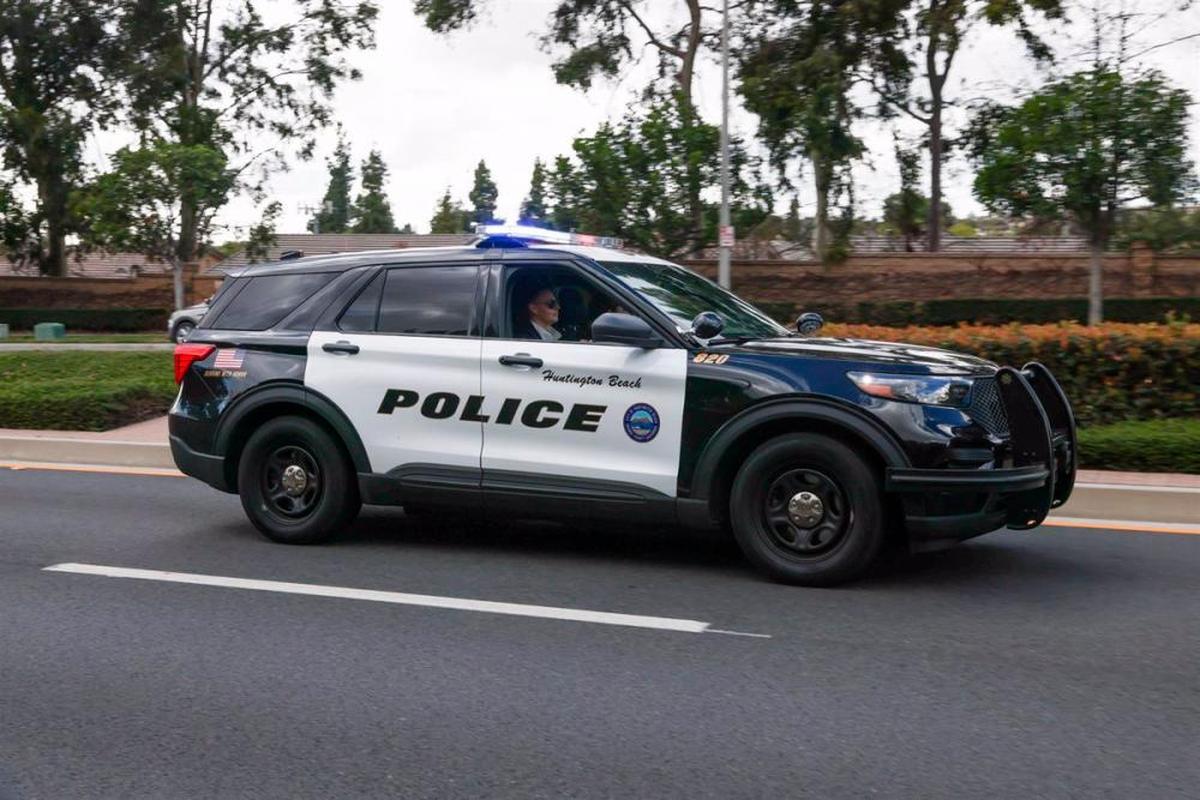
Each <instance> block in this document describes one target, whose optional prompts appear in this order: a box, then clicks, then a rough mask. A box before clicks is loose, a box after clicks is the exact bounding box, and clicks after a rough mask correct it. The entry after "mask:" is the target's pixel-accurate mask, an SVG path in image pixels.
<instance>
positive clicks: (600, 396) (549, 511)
mask: <svg viewBox="0 0 1200 800" xmlns="http://www.w3.org/2000/svg"><path fill="white" fill-rule="evenodd" d="M565 238H566V237H565V236H563V237H559V236H556V235H554V234H552V233H550V232H547V231H538V230H534V231H532V232H530V231H524V230H520V229H514V230H506V231H501V232H499V233H497V232H495V231H492V232H490V233H489V234H488V235H485V236H482V237H481V238H480V240H479V241H478V243H477V244H476V245H474V246H468V247H457V248H428V249H409V250H397V251H372V252H365V253H354V254H345V255H329V256H317V257H308V258H304V257H293V258H290V259H286V260H283V261H280V262H278V263H272V264H264V265H255V266H250V267H247V268H245V269H243V270H241V271H240V272H235V273H233V274H232V275H231V276H230V277H229V279H228V280H226V282H225V283H224V285H223V286H222V288H221V290H220V291H219V293H218V294H217V295H216V296H215V297H214V299H213V301H212V304H211V307H210V309H209V311H208V313H206V314H205V315H204V318H203V320H202V321H201V323H200V324H199V326H198V327H197V329H196V330H195V332H194V333H192V335H191V336H190V337H189V339H188V341H187V342H186V343H182V344H179V345H178V346H177V347H176V350H175V377H176V380H177V381H178V382H179V384H180V389H179V396H178V398H177V400H176V402H175V404H174V406H173V408H172V409H171V415H170V433H171V451H172V453H173V455H174V458H175V463H176V464H177V465H178V466H179V469H180V470H182V471H183V472H185V473H187V474H188V475H192V476H195V477H197V478H199V479H201V480H203V481H204V482H206V483H208V484H210V485H212V486H214V487H216V488H218V489H220V490H222V491H226V492H236V493H237V494H239V495H240V496H241V500H242V505H243V506H244V508H245V511H246V514H247V515H248V516H249V518H250V520H251V521H252V522H253V523H254V525H255V526H257V527H258V528H259V529H260V530H261V531H262V532H263V533H264V534H265V535H266V536H268V537H269V538H271V539H273V540H275V541H278V542H286V543H311V542H318V541H322V540H325V539H327V538H328V537H330V536H331V535H333V534H335V533H336V532H338V531H339V530H340V529H341V528H343V527H344V526H346V525H347V524H348V523H349V522H350V521H351V520H353V519H354V517H355V515H356V514H357V513H358V511H359V509H360V507H361V505H362V504H363V503H368V504H380V505H400V506H404V507H405V508H406V509H407V510H411V511H418V512H419V511H426V510H431V509H438V508H442V509H454V510H467V511H469V512H471V513H478V514H480V518H483V515H494V514H505V515H509V516H514V517H519V518H522V519H525V518H557V519H571V520H607V521H610V522H612V523H615V524H623V525H630V524H636V525H642V524H649V523H668V524H678V525H682V526H684V527H687V528H694V529H716V530H721V529H727V530H731V531H732V533H733V535H734V537H735V538H736V540H737V542H738V544H739V545H740V547H741V549H742V550H743V552H744V553H745V555H746V557H747V558H748V559H749V560H750V561H751V562H753V563H754V564H755V565H757V566H758V567H760V568H761V569H763V570H764V571H765V572H766V573H767V574H768V575H770V576H772V577H773V578H776V579H778V580H782V581H787V582H791V583H798V584H807V585H829V584H834V583H838V582H841V581H845V580H848V579H850V578H853V577H855V576H857V575H859V574H861V573H862V572H863V571H864V570H865V569H866V568H867V567H868V566H869V565H870V564H871V563H872V561H873V560H874V559H875V558H876V557H877V555H878V554H879V553H880V552H881V550H882V549H883V548H884V546H885V543H886V542H887V541H888V540H889V539H891V538H892V537H904V539H905V540H906V542H907V544H908V545H909V546H910V547H911V548H913V549H917V550H921V549H933V548H937V547H941V546H945V545H947V544H950V543H953V542H956V541H961V540H963V539H967V538H970V537H973V536H977V535H979V534H982V533H986V532H988V531H992V530H996V529H998V528H1003V527H1009V528H1016V529H1025V528H1032V527H1035V526H1037V525H1038V524H1039V523H1041V522H1042V520H1043V519H1044V518H1045V517H1046V514H1047V513H1048V511H1049V510H1050V509H1051V508H1053V507H1055V506H1058V505H1061V504H1062V503H1063V502H1065V501H1066V499H1067V497H1068V496H1069V495H1070V494H1071V488H1072V485H1073V483H1074V477H1075V468H1076V457H1075V423H1074V418H1073V416H1072V413H1071V409H1070V405H1069V404H1068V402H1067V399H1066V397H1065V396H1064V395H1063V392H1062V390H1061V389H1060V387H1059V385H1058V383H1057V381H1055V379H1054V377H1053V376H1052V375H1051V374H1050V372H1049V371H1048V370H1047V369H1046V368H1045V367H1043V366H1042V365H1040V364H1037V363H1031V364H1027V365H1025V366H1024V367H1022V368H1020V369H1016V368H1013V367H1007V366H1005V367H997V366H996V365H995V364H992V363H990V362H988V361H984V360H982V359H979V358H975V357H972V356H969V355H961V354H958V353H953V352H948V351H945V350H938V349H932V348H927V347H915V346H910V345H904V344H894V343H884V342H872V341H859V340H851V339H835V338H817V337H815V336H811V335H806V333H808V331H809V329H812V328H816V327H819V319H815V320H814V319H812V317H815V315H811V317H808V316H807V315H806V317H807V318H805V317H802V324H801V325H800V327H801V328H804V329H805V333H801V332H800V331H789V330H788V329H786V328H784V327H782V326H780V325H778V324H777V323H775V322H774V321H772V320H771V319H770V318H769V317H767V316H765V315H764V314H762V313H761V312H759V311H758V310H756V309H755V308H754V307H752V306H751V305H749V304H747V303H745V302H743V301H742V300H740V299H739V298H737V297H736V296H734V295H732V294H730V293H729V292H726V291H724V290H723V289H721V288H719V287H718V286H716V285H715V284H713V283H711V282H710V281H708V280H706V279H704V278H702V277H700V276H698V275H696V274H695V273H693V272H690V271H688V270H686V269H684V268H682V267H679V266H676V265H674V264H671V263H669V262H666V261H663V260H660V259H657V258H651V257H649V256H643V255H634V254H631V253H627V252H623V251H621V250H617V249H611V248H604V247H595V246H587V245H580V244H571V243H563V239H565ZM295 255H296V256H298V255H299V254H295Z"/></svg>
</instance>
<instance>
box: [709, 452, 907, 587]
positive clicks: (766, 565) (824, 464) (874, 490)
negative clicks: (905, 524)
mask: <svg viewBox="0 0 1200 800" xmlns="http://www.w3.org/2000/svg"><path fill="white" fill-rule="evenodd" d="M806 495H813V496H815V497H816V499H817V500H818V501H819V502H818V503H814V502H813V500H812V498H811V497H809V496H806ZM793 500H794V501H795V502H794V504H791V505H789V502H790V501H793ZM729 516H730V522H731V524H732V527H733V534H734V538H735V539H736V540H737V543H738V546H739V547H741V549H742V552H743V553H744V554H745V556H746V558H747V559H748V560H749V561H750V562H751V563H752V564H754V565H755V566H756V567H758V568H759V569H761V570H762V571H763V572H765V573H766V574H767V575H769V576H770V577H771V578H774V579H775V580H778V581H781V582H783V583H791V584H797V585H801V586H833V585H835V584H838V583H844V582H846V581H849V580H852V579H854V578H856V577H858V576H859V575H861V574H862V573H863V572H864V571H866V570H867V569H868V568H869V567H870V566H871V564H872V563H873V562H874V561H875V560H876V558H878V556H879V554H880V552H881V551H882V549H883V545H884V541H885V538H886V530H885V526H886V514H885V512H884V502H883V492H882V489H881V486H880V477H879V475H878V473H877V471H876V470H875V469H874V468H872V466H871V465H870V464H869V463H868V462H867V461H866V460H865V459H864V458H863V457H862V456H860V455H859V454H858V453H857V452H856V451H855V450H854V449H853V448H851V447H849V446H847V445H845V444H843V443H842V442H840V441H838V440H836V439H831V438H829V437H827V436H821V435H819V434H814V433H793V434H787V435H784V436H778V437H776V438H774V439H771V440H769V441H767V442H766V443H764V444H762V445H760V446H759V447H758V448H757V449H756V450H754V452H752V453H751V454H750V456H749V457H748V458H747V459H746V461H745V462H744V463H743V464H742V466H741V469H739V470H738V474H737V477H736V478H735V479H734V482H733V488H732V490H731V494H730V503H729Z"/></svg>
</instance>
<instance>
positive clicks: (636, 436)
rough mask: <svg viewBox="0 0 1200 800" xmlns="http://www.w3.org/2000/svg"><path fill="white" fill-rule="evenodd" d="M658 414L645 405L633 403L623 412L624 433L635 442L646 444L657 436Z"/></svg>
mask: <svg viewBox="0 0 1200 800" xmlns="http://www.w3.org/2000/svg"><path fill="white" fill-rule="evenodd" d="M658 428H659V420H658V412H657V411H655V410H654V406H652V405H649V404H647V403H634V404H633V405H631V406H630V407H629V410H628V411H626V412H625V433H626V434H628V435H629V438H630V439H633V440H634V441H635V442H648V441H650V440H651V439H653V438H654V437H655V436H657V435H658Z"/></svg>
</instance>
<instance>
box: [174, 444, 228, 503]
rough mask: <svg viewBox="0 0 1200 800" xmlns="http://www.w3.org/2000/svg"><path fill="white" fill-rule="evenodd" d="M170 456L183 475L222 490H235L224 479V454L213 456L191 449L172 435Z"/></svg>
mask: <svg viewBox="0 0 1200 800" xmlns="http://www.w3.org/2000/svg"><path fill="white" fill-rule="evenodd" d="M171 457H172V458H174V459H175V466H176V467H178V468H179V471H180V472H182V473H183V474H184V475H190V476H191V477H193V478H199V479H200V480H202V481H204V482H205V483H207V484H208V485H209V486H211V487H213V488H214V489H220V490H221V491H222V492H230V493H233V492H236V491H237V490H236V489H235V488H234V487H233V486H230V485H229V481H228V480H227V479H226V473H225V458H224V456H214V455H210V454H208V453H201V452H198V451H196V450H193V449H192V448H190V447H188V446H187V445H186V444H184V442H183V439H181V438H179V437H178V436H174V435H172V436H171Z"/></svg>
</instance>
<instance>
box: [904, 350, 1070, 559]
mask: <svg viewBox="0 0 1200 800" xmlns="http://www.w3.org/2000/svg"><path fill="white" fill-rule="evenodd" d="M996 379H997V382H998V386H999V389H1000V396H1001V399H1002V401H1003V403H1004V410H1005V413H1006V415H1007V417H1008V423H1009V442H1008V454H1007V456H1006V459H1005V463H1004V465H1003V466H1000V467H995V468H990V469H979V470H969V469H910V468H892V469H889V470H888V472H887V477H886V482H885V489H886V490H887V491H888V492H889V493H893V494H896V495H898V496H899V497H900V500H901V504H902V506H903V508H904V519H905V526H906V528H907V531H908V534H909V539H910V543H911V546H912V548H913V549H914V550H930V549H938V548H940V547H942V546H946V545H949V544H953V543H954V542H957V541H962V540H964V539H970V538H972V537H974V536H979V535H981V534H984V533H989V532H990V531H994V530H997V529H998V528H1004V527H1008V528H1013V529H1015V530H1026V529H1029V528H1034V527H1037V526H1038V525H1040V524H1041V523H1042V522H1043V521H1044V520H1045V519H1046V515H1047V514H1049V513H1050V510H1051V509H1052V508H1057V507H1058V506H1061V505H1062V504H1063V503H1065V502H1066V501H1067V498H1069V497H1070V496H1071V490H1072V489H1073V487H1074V485H1075V473H1076V470H1077V458H1076V433H1075V417H1074V415H1073V414H1072V413H1071V405H1070V403H1069V402H1068V401H1067V398H1066V395H1065V394H1064V393H1063V391H1062V387H1060V386H1059V384H1058V381H1057V380H1055V379H1054V376H1053V375H1052V374H1051V373H1050V371H1049V370H1048V369H1046V367H1044V366H1043V365H1041V364H1039V363H1036V362H1032V363H1029V364H1026V365H1025V366H1024V367H1023V368H1022V369H1020V370H1016V369H1013V368H1012V367H1002V368H1001V369H1000V370H999V371H998V372H997V373H996Z"/></svg>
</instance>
